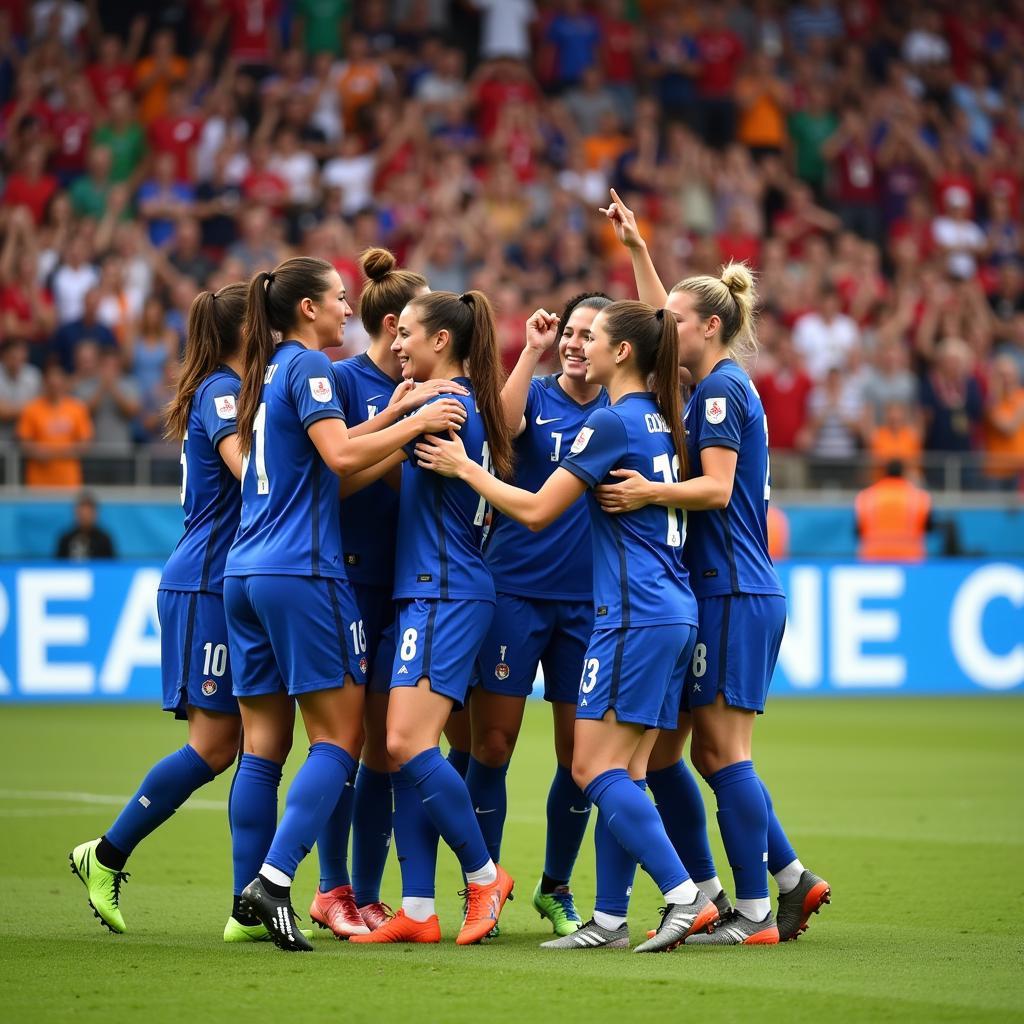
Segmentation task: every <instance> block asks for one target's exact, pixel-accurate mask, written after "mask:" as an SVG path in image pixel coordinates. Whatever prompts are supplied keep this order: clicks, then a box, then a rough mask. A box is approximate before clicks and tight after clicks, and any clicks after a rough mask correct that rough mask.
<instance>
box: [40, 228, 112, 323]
mask: <svg viewBox="0 0 1024 1024" xmlns="http://www.w3.org/2000/svg"><path fill="white" fill-rule="evenodd" d="M90 256H91V253H90V246H89V242H88V239H87V238H85V237H84V235H82V234H74V235H72V236H71V238H69V239H68V242H67V245H66V246H65V249H64V258H63V259H62V260H61V262H60V264H59V265H58V267H57V269H56V271H55V272H54V274H53V278H52V288H53V301H54V305H55V306H56V309H57V323H58V324H60V325H62V326H63V325H64V324H69V323H73V322H74V321H75V320H79V319H81V318H82V317H83V316H84V315H85V296H86V295H87V294H88V293H89V292H90V291H92V290H93V289H94V288H95V287H96V286H97V285H98V284H99V283H100V272H99V270H98V268H97V267H96V265H95V264H94V263H93V262H92V260H91V258H90Z"/></svg>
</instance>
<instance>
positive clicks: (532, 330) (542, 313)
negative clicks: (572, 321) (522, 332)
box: [526, 309, 559, 353]
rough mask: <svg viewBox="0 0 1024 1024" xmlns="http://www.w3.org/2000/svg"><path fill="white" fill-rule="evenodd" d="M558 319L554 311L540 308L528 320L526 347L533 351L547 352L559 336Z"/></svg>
mask: <svg viewBox="0 0 1024 1024" xmlns="http://www.w3.org/2000/svg"><path fill="white" fill-rule="evenodd" d="M558 321H559V317H558V316H556V315H555V314H554V313H549V312H548V311H547V310H546V309H538V310H537V311H536V312H535V313H534V314H533V316H531V317H530V319H529V320H527V321H526V347H527V348H528V349H530V351H532V352H538V353H543V352H547V350H548V349H549V348H551V346H552V345H553V344H554V343H555V338H556V337H558Z"/></svg>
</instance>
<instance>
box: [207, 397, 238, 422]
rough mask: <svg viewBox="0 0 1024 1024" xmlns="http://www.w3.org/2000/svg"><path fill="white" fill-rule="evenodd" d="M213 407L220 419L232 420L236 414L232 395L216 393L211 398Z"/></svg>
mask: <svg viewBox="0 0 1024 1024" xmlns="http://www.w3.org/2000/svg"><path fill="white" fill-rule="evenodd" d="M213 407H214V408H215V409H216V410H217V415H218V416H219V417H220V418H221V419H222V420H233V419H234V418H235V417H236V416H237V415H238V411H237V410H236V409H235V396H234V395H218V396H217V397H216V398H215V399H214V400H213Z"/></svg>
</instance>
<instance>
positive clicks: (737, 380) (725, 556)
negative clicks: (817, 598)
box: [684, 359, 783, 597]
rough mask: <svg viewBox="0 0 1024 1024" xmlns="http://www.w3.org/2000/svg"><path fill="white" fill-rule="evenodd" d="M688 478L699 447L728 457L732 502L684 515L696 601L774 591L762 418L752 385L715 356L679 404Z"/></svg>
mask: <svg viewBox="0 0 1024 1024" xmlns="http://www.w3.org/2000/svg"><path fill="white" fill-rule="evenodd" d="M686 434H687V438H686V443H687V447H688V453H689V459H690V474H691V475H692V476H700V475H701V472H702V470H701V456H700V453H701V452H702V451H703V450H704V449H705V448H731V449H732V450H733V451H734V452H736V456H737V458H736V479H735V481H734V483H733V488H732V498H731V500H730V501H729V504H728V505H727V506H726V507H725V508H724V509H716V510H714V511H709V512H691V513H690V525H689V531H688V534H687V537H686V549H685V552H684V554H685V557H686V564H687V567H688V568H689V570H690V580H691V582H692V585H693V590H694V593H695V594H696V595H697V597H711V596H714V595H716V594H782V592H783V591H782V584H781V583H780V582H779V577H778V575H777V573H776V572H775V566H774V565H772V560H771V558H770V557H769V555H768V497H769V494H770V492H771V468H770V466H769V463H768V419H767V417H766V416H765V414H764V406H762V405H761V397H760V395H758V393H757V390H756V389H755V387H754V383H753V381H752V380H751V379H750V377H749V376H747V373H746V371H745V370H744V369H742V367H740V366H739V365H738V364H737V363H735V362H733V360H731V359H723V360H722V361H721V362H719V363H718V364H717V365H716V366H715V368H714V369H713V370H712V371H711V372H710V373H709V374H708V375H707V376H706V377H705V378H704V379H703V380H702V381H701V382H700V383H699V384H698V385H697V386H696V388H694V391H693V396H692V397H691V398H690V402H689V405H687V407H686Z"/></svg>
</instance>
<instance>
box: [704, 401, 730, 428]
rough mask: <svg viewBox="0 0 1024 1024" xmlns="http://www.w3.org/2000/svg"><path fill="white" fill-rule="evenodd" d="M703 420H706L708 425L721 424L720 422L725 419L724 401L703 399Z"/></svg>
mask: <svg viewBox="0 0 1024 1024" xmlns="http://www.w3.org/2000/svg"><path fill="white" fill-rule="evenodd" d="M704 419H706V420H707V421H708V423H721V422H722V420H724V419H725V399H724V398H705V399H704Z"/></svg>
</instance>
